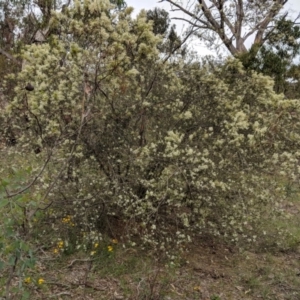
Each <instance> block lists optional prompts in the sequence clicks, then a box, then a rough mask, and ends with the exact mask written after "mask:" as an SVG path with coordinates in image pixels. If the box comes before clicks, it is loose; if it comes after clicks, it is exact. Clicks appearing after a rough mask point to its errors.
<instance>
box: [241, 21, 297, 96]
mask: <svg viewBox="0 0 300 300" xmlns="http://www.w3.org/2000/svg"><path fill="white" fill-rule="evenodd" d="M254 48H255V46H254ZM254 48H253V49H250V51H249V52H247V53H244V54H241V55H239V56H238V57H239V59H241V61H242V62H243V65H244V66H245V68H246V69H251V70H255V71H257V72H261V73H263V74H265V75H268V76H271V77H272V78H273V79H274V90H275V91H276V92H277V93H285V94H286V93H287V90H288V89H289V86H290V80H289V78H290V77H291V76H292V74H294V72H293V71H292V70H294V69H295V66H294V62H295V60H296V59H297V57H299V54H300V28H299V26H298V25H297V23H296V21H291V20H289V19H287V17H283V18H281V19H279V20H278V21H277V22H276V26H275V28H274V30H273V31H272V32H271V33H270V34H269V36H268V39H267V41H266V42H265V43H264V45H262V46H261V47H260V49H259V50H258V52H257V49H254ZM256 52H257V53H256Z"/></svg>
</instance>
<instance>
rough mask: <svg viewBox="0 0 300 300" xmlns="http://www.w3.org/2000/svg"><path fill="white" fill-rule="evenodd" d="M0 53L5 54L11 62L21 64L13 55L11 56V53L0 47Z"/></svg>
mask: <svg viewBox="0 0 300 300" xmlns="http://www.w3.org/2000/svg"><path fill="white" fill-rule="evenodd" d="M0 54H2V55H4V56H6V57H7V58H8V59H10V60H11V61H12V62H13V63H15V64H17V65H19V66H21V65H22V63H21V62H19V61H18V60H17V59H16V58H15V57H13V56H12V55H10V54H9V53H7V52H6V51H4V50H3V49H1V48H0Z"/></svg>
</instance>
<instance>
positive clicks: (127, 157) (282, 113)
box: [6, 0, 300, 248]
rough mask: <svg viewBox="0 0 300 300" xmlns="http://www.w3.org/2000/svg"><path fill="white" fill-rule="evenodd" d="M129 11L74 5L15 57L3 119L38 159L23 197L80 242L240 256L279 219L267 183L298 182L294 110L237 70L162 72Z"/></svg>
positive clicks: (265, 82)
mask: <svg viewBox="0 0 300 300" xmlns="http://www.w3.org/2000/svg"><path fill="white" fill-rule="evenodd" d="M131 11H132V9H131V8H127V9H125V10H124V11H123V12H118V13H116V12H115V11H114V10H113V9H112V6H111V4H110V3H109V2H108V1H100V0H98V1H96V0H94V1H91V0H90V1H84V3H83V4H82V3H80V2H79V1H75V2H74V5H73V6H72V7H70V8H68V9H66V10H65V11H64V12H63V13H55V14H54V16H53V18H52V21H51V24H52V25H51V26H52V27H51V28H52V29H51V30H52V35H51V36H50V38H49V41H48V42H47V43H44V44H41V45H31V46H29V47H27V48H26V50H25V51H24V53H23V57H24V60H25V61H26V64H25V67H24V68H23V70H22V72H21V73H20V74H19V75H18V76H17V78H16V80H17V82H18V83H19V84H18V87H17V88H16V90H15V93H16V96H15V98H14V99H13V100H12V101H11V103H10V105H9V106H8V107H7V112H6V114H7V116H8V117H9V118H10V120H13V122H14V130H15V133H16V135H18V146H17V147H16V148H14V149H20V147H22V148H21V149H22V151H24V152H25V153H32V152H33V151H34V150H36V149H37V148H38V149H39V150H40V151H36V152H39V153H38V154H37V156H38V157H39V161H40V164H41V166H40V167H39V168H36V173H38V171H39V170H41V169H42V170H43V171H42V172H40V173H39V178H38V180H37V181H36V185H35V189H34V191H33V192H34V193H35V192H36V193H39V194H42V195H44V196H43V197H42V198H41V199H42V200H43V203H41V205H50V207H51V210H52V212H53V214H54V215H56V216H57V217H59V218H60V217H63V215H64V214H67V215H71V216H72V221H73V223H74V224H76V227H77V228H79V229H80V230H82V231H83V232H85V233H86V232H90V234H91V236H92V237H95V235H97V232H103V230H110V231H113V234H114V235H116V234H118V235H121V236H122V237H124V238H125V237H127V238H129V239H130V240H132V241H134V240H135V238H136V237H138V238H140V239H142V240H143V241H144V242H145V243H150V244H152V245H157V246H159V247H162V248H163V247H166V246H167V245H170V244H172V243H173V242H181V241H184V242H186V241H189V240H191V239H192V238H193V237H194V236H199V235H201V234H213V235H216V236H223V237H225V238H226V239H227V240H228V241H238V240H241V239H242V240H248V241H251V242H253V241H254V240H255V236H256V235H257V229H258V228H259V224H260V221H261V220H262V217H264V216H266V215H267V216H269V217H270V216H271V215H272V211H273V210H274V209H276V208H277V207H278V208H280V201H281V200H282V199H283V196H284V194H283V193H282V191H281V187H280V185H279V184H278V182H277V180H278V178H280V176H281V177H284V178H285V179H287V178H289V179H291V180H297V178H298V171H299V170H298V158H299V155H300V152H299V151H298V149H299V129H300V128H299V125H300V123H299V101H297V100H285V99H284V98H283V96H281V95H276V94H275V93H274V92H273V81H272V80H271V79H270V78H268V77H264V76H262V75H258V74H256V73H249V72H245V71H244V70H243V67H242V65H241V64H240V63H239V62H238V61H236V60H229V61H227V62H226V63H225V64H224V65H223V66H221V67H216V68H215V70H214V71H212V70H211V69H210V68H209V67H208V66H207V65H206V64H205V63H202V64H200V63H196V62H193V63H191V62H186V61H181V60H180V59H179V58H176V59H171V60H170V61H166V60H165V59H164V57H162V55H161V54H160V53H158V51H157V44H158V43H159V42H160V40H159V37H158V36H155V35H154V34H153V33H152V27H151V26H152V25H151V23H148V22H147V19H146V14H145V12H143V11H142V12H141V13H140V14H139V15H138V16H137V17H136V18H135V19H133V18H132V17H131ZM28 82H30V83H31V84H32V85H33V86H34V90H33V91H31V92H28V91H26V90H24V89H23V87H24V84H26V83H28Z"/></svg>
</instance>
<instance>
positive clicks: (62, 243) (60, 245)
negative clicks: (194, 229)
mask: <svg viewBox="0 0 300 300" xmlns="http://www.w3.org/2000/svg"><path fill="white" fill-rule="evenodd" d="M63 246H64V242H63V241H59V242H58V243H57V247H58V248H59V249H61V248H62V247H63Z"/></svg>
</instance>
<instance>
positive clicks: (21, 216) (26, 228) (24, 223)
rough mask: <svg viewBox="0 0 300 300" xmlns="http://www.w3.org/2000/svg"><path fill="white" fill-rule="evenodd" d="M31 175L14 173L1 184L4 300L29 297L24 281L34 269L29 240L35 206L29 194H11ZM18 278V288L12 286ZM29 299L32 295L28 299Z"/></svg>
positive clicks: (0, 248)
mask: <svg viewBox="0 0 300 300" xmlns="http://www.w3.org/2000/svg"><path fill="white" fill-rule="evenodd" d="M26 174H27V175H28V172H25V173H24V172H17V171H14V173H13V174H12V175H10V177H9V178H7V179H2V180H1V182H0V216H1V220H2V221H1V223H0V230H1V236H0V271H1V273H4V274H7V280H6V283H5V289H3V290H2V296H5V297H6V298H7V299H13V297H17V296H19V297H22V299H28V297H27V298H26V295H27V294H28V293H27V292H26V287H25V286H24V285H23V278H24V276H25V274H26V273H27V271H28V269H33V268H34V266H35V261H36V259H35V255H34V251H33V247H32V245H31V243H30V241H29V240H28V237H29V232H30V222H29V221H28V215H29V210H30V209H32V208H33V207H34V206H35V203H34V201H31V200H30V196H29V194H28V193H24V194H18V195H16V196H14V197H10V194H9V190H17V189H20V188H21V183H22V181H23V180H24V179H25V178H26V177H25V176H26ZM15 277H18V278H19V285H18V287H16V286H15V285H14V284H12V281H13V278H15ZM28 296H29V295H28Z"/></svg>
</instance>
